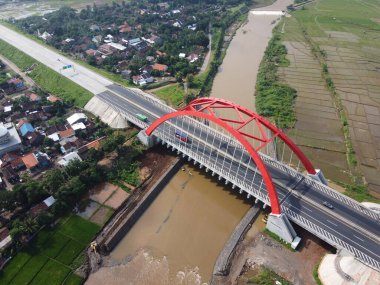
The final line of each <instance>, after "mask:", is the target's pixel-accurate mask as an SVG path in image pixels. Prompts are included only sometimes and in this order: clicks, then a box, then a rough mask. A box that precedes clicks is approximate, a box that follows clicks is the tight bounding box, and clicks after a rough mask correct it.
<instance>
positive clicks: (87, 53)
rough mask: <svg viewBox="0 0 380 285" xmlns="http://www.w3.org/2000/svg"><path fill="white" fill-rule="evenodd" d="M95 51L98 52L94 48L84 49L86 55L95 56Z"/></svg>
mask: <svg viewBox="0 0 380 285" xmlns="http://www.w3.org/2000/svg"><path fill="white" fill-rule="evenodd" d="M97 53H98V51H97V50H94V49H88V50H86V51H85V54H86V55H87V56H95V55H96V54H97Z"/></svg>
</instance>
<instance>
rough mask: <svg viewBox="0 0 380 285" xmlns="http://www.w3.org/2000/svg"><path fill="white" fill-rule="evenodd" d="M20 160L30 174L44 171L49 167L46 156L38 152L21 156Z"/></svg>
mask: <svg viewBox="0 0 380 285" xmlns="http://www.w3.org/2000/svg"><path fill="white" fill-rule="evenodd" d="M21 159H22V161H23V162H24V164H25V166H26V168H27V169H28V170H29V171H30V172H31V173H36V172H37V171H39V170H43V169H46V168H47V167H48V166H49V165H50V161H49V157H48V155H47V154H45V153H42V152H38V151H35V152H31V153H28V154H26V155H24V156H22V157H21Z"/></svg>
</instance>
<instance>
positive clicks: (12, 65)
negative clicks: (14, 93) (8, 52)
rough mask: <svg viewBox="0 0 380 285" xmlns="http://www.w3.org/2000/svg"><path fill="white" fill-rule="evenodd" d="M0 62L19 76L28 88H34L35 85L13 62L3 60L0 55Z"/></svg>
mask: <svg viewBox="0 0 380 285" xmlns="http://www.w3.org/2000/svg"><path fill="white" fill-rule="evenodd" d="M0 60H1V61H2V62H4V63H5V64H6V65H8V66H9V67H10V68H11V69H12V70H14V71H15V72H16V73H18V74H20V76H21V77H22V78H23V79H24V81H25V82H26V83H27V84H28V85H29V86H35V85H36V83H35V82H34V81H33V80H32V79H31V78H30V77H29V76H27V75H26V74H25V73H24V72H22V71H21V70H20V69H19V68H18V67H17V66H16V65H15V64H14V63H13V62H11V61H9V60H8V59H7V58H5V57H3V56H1V55H0Z"/></svg>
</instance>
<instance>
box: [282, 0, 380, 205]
mask: <svg viewBox="0 0 380 285" xmlns="http://www.w3.org/2000/svg"><path fill="white" fill-rule="evenodd" d="M305 8H306V9H305V10H298V11H295V12H293V13H291V17H287V18H285V20H284V22H283V23H282V24H283V26H282V27H280V30H282V31H283V32H284V35H283V38H284V44H285V45H286V47H287V48H288V59H289V61H290V66H289V67H287V68H281V69H280V72H279V75H280V78H281V80H283V81H285V82H286V83H288V84H289V85H290V86H292V87H293V88H295V89H296V90H297V91H298V97H297V99H296V106H295V109H296V114H297V119H298V121H297V124H296V126H295V129H294V130H292V131H291V132H290V135H291V136H292V137H293V138H294V139H295V140H296V142H297V143H298V144H300V145H301V147H302V148H303V149H304V150H305V152H306V154H307V155H309V156H310V157H311V159H312V160H313V162H314V164H315V165H316V166H317V168H321V169H323V170H324V173H325V175H326V176H327V177H328V178H329V179H331V180H335V181H340V182H347V181H349V180H350V178H349V177H350V175H349V173H350V172H351V173H359V174H362V175H363V177H364V181H365V182H366V183H367V184H368V188H369V191H370V192H371V194H373V195H374V196H376V197H380V177H379V175H378V173H379V171H380V59H379V57H378V55H379V54H380V17H379V15H380V2H379V1H376V0H368V1H353V0H317V1H315V2H313V3H311V4H308V5H306V6H305ZM318 54H319V56H318ZM323 64H326V67H327V68H326V70H325V77H326V76H328V77H330V78H331V80H332V82H333V86H334V89H335V91H336V94H337V97H338V99H339V100H340V102H341V104H342V106H343V109H344V111H345V116H346V117H347V122H348V133H349V137H350V139H351V142H352V145H353V149H354V152H355V158H356V161H357V165H355V161H350V163H349V162H348V161H349V159H347V155H346V154H347V151H348V150H347V149H348V148H347V147H346V143H345V138H344V133H343V123H342V118H341V117H340V116H339V112H338V108H337V104H336V100H335V101H334V97H333V92H332V91H331V89H329V88H327V86H326V81H325V78H324V76H323V72H322V66H323Z"/></svg>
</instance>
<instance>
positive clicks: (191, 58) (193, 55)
mask: <svg viewBox="0 0 380 285" xmlns="http://www.w3.org/2000/svg"><path fill="white" fill-rule="evenodd" d="M186 59H187V60H188V61H189V62H190V63H194V62H196V61H197V60H198V59H199V56H198V55H197V54H196V53H191V54H189V55H188V57H186Z"/></svg>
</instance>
